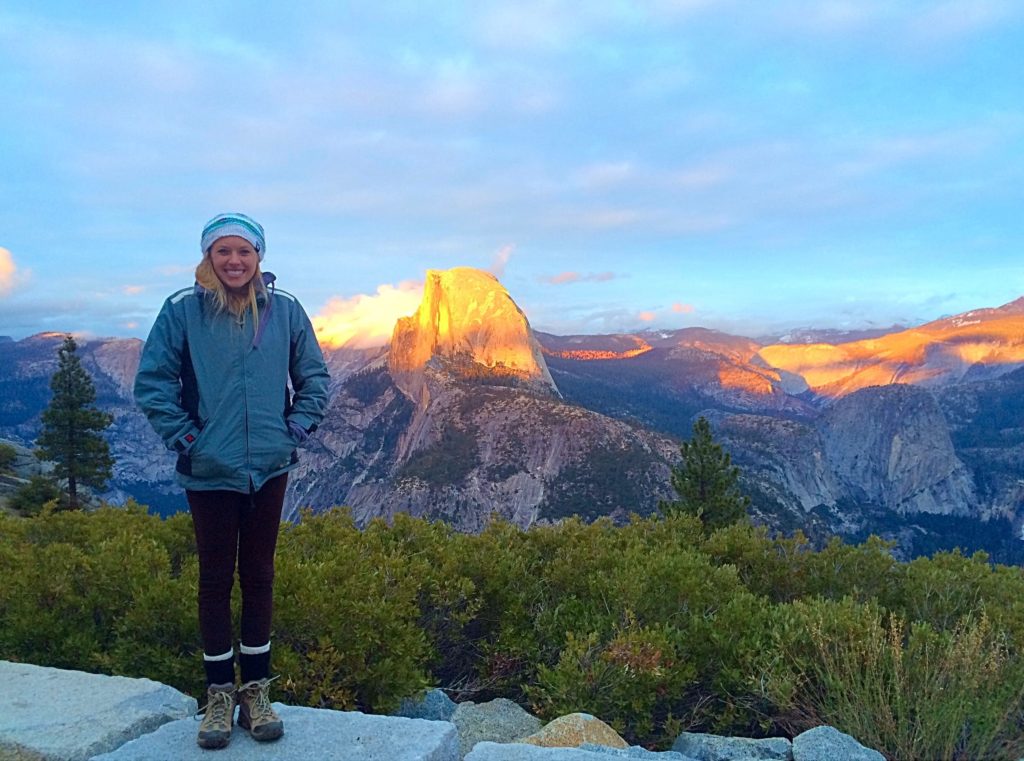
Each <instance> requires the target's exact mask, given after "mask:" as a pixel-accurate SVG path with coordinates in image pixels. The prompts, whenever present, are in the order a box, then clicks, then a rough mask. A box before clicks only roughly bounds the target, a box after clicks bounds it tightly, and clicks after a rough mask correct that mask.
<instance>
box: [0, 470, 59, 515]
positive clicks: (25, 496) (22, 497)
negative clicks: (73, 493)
mask: <svg viewBox="0 0 1024 761" xmlns="http://www.w3.org/2000/svg"><path fill="white" fill-rule="evenodd" d="M66 502H67V499H66V497H65V495H64V493H63V492H62V491H61V490H60V487H59V486H57V482H56V481H54V480H53V479H52V478H49V477H47V476H32V477H31V478H30V479H29V480H28V483H26V484H23V485H22V486H21V487H19V488H18V490H17V491H16V492H14V494H12V495H11V497H10V499H8V500H7V506H8V507H9V508H11V509H12V510H15V511H17V512H19V513H21V514H22V515H35V514H37V513H40V512H42V510H43V509H44V508H45V507H47V506H49V507H50V508H51V509H52V510H57V509H61V508H62V507H64V506H65V505H66Z"/></svg>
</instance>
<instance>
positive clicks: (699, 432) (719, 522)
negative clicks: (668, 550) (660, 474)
mask: <svg viewBox="0 0 1024 761" xmlns="http://www.w3.org/2000/svg"><path fill="white" fill-rule="evenodd" d="M679 449H680V452H681V453H682V455H683V460H682V462H681V463H679V465H677V466H676V467H674V468H673V469H672V488H674V489H675V490H676V493H677V494H678V495H679V499H676V500H673V501H671V502H665V501H661V502H659V503H658V509H659V510H661V512H662V513H663V514H665V515H671V514H678V513H685V514H687V515H695V516H697V517H698V518H700V519H701V521H702V522H703V523H704V527H705V529H706V530H707V531H709V532H710V531H713V530H715V529H717V528H721V527H722V526H728V525H729V524H732V523H736V522H738V521H741V520H745V519H746V517H747V506H748V505H749V504H750V498H749V497H747V496H745V495H744V494H743V493H742V492H741V491H740V488H739V475H740V469H739V468H737V467H735V466H734V465H733V464H732V458H731V457H730V456H729V453H728V452H726V451H724V450H723V449H722V447H721V445H720V444H716V443H715V440H714V438H712V436H711V425H710V424H709V423H708V421H707V420H706V419H705V418H703V417H701V418H699V419H698V420H697V422H696V423H694V424H693V438H692V439H691V440H690V441H684V442H683V443H682V445H681V446H680V448H679Z"/></svg>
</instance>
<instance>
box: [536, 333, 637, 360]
mask: <svg viewBox="0 0 1024 761" xmlns="http://www.w3.org/2000/svg"><path fill="white" fill-rule="evenodd" d="M632 338H633V341H634V343H636V347H635V348H633V349H627V350H626V351H604V350H601V349H569V350H566V351H552V350H550V349H544V353H545V354H547V355H548V356H551V357H558V358H559V359H574V360H577V361H580V362H588V361H591V360H595V359H631V358H632V357H639V356H640V355H641V354H646V353H647V352H649V351H651V349H653V348H654V347H653V346H651V345H650V344H649V343H647V342H646V341H644V340H643V339H642V338H637V337H636V336H633V337H632Z"/></svg>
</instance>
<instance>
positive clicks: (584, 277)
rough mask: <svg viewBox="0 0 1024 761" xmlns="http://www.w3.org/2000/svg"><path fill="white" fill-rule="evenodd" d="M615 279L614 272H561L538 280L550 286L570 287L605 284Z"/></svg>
mask: <svg viewBox="0 0 1024 761" xmlns="http://www.w3.org/2000/svg"><path fill="white" fill-rule="evenodd" d="M615 278H616V274H615V273H614V272H587V273H583V272H559V273H558V274H557V275H548V276H544V277H540V278H538V280H540V282H542V283H547V284H548V285H569V284H570V283H603V282H605V281H608V280H614V279H615Z"/></svg>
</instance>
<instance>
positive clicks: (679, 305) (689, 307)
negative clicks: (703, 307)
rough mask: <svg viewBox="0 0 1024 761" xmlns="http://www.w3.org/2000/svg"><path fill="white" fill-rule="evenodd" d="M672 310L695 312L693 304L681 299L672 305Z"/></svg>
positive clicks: (686, 312)
mask: <svg viewBox="0 0 1024 761" xmlns="http://www.w3.org/2000/svg"><path fill="white" fill-rule="evenodd" d="M672 311H673V312H675V313H676V314H693V312H694V306H693V304H684V303H682V302H681V301H677V302H675V303H674V304H673V305H672Z"/></svg>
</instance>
